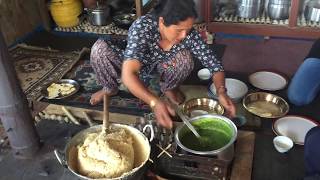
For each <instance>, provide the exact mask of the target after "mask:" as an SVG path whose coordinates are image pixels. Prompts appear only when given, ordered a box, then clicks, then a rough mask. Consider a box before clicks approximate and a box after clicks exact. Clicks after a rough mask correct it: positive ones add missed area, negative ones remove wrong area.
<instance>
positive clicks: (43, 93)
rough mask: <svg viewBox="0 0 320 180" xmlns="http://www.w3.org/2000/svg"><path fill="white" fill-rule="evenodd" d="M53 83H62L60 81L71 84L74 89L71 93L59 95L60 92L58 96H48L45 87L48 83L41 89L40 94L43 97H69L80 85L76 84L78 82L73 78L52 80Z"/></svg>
mask: <svg viewBox="0 0 320 180" xmlns="http://www.w3.org/2000/svg"><path fill="white" fill-rule="evenodd" d="M54 83H56V84H62V83H63V84H72V85H73V86H74V88H75V90H74V91H72V92H71V93H69V94H67V95H61V94H60V95H59V96H58V97H55V98H49V97H48V91H47V88H48V87H49V86H50V85H51V84H50V85H49V86H47V87H45V88H43V89H42V90H41V94H42V96H43V97H44V98H46V99H64V98H67V97H70V96H72V95H74V94H75V93H77V92H78V91H79V89H80V85H79V84H78V82H77V81H75V80H72V79H61V80H59V81H56V82H54Z"/></svg>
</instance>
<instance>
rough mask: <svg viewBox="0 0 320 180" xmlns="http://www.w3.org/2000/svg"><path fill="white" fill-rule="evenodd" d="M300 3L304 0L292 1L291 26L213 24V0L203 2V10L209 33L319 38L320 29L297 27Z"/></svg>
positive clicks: (203, 0)
mask: <svg viewBox="0 0 320 180" xmlns="http://www.w3.org/2000/svg"><path fill="white" fill-rule="evenodd" d="M300 1H302V0H291V11H290V15H289V25H273V24H251V23H231V22H212V19H213V17H212V16H211V14H212V13H211V0H202V3H204V4H205V7H206V8H204V9H203V10H204V11H205V13H204V14H205V15H206V17H205V19H206V23H207V25H208V31H209V32H215V33H216V32H223V33H231V34H245V35H262V36H279V37H293V38H312V39H315V38H319V37H320V28H318V27H300V26H297V19H298V16H299V15H298V13H299V4H300Z"/></svg>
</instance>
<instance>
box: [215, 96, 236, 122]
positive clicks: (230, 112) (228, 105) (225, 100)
mask: <svg viewBox="0 0 320 180" xmlns="http://www.w3.org/2000/svg"><path fill="white" fill-rule="evenodd" d="M218 97H219V103H220V104H221V105H222V106H223V107H224V108H225V110H226V114H227V116H228V117H229V118H233V117H235V116H236V108H235V106H234V104H233V102H232V100H231V99H230V97H229V96H228V95H227V94H226V93H220V94H219V96H218Z"/></svg>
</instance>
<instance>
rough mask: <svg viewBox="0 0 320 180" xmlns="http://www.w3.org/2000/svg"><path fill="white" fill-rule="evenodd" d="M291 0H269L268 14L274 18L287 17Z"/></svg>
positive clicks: (281, 18)
mask: <svg viewBox="0 0 320 180" xmlns="http://www.w3.org/2000/svg"><path fill="white" fill-rule="evenodd" d="M290 5H291V0H269V3H268V15H269V17H270V18H271V19H274V20H283V19H288V18H289V11H290Z"/></svg>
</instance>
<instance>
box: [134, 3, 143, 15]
mask: <svg viewBox="0 0 320 180" xmlns="http://www.w3.org/2000/svg"><path fill="white" fill-rule="evenodd" d="M135 3H136V16H137V18H138V17H141V16H142V7H143V6H142V0H135Z"/></svg>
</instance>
